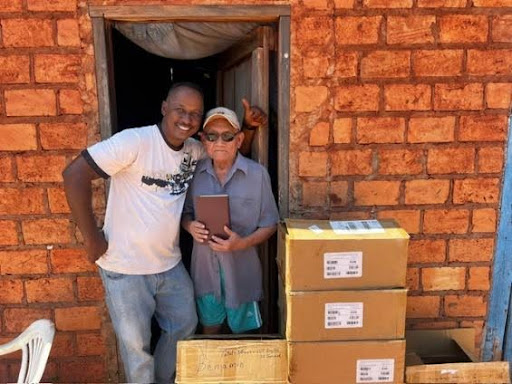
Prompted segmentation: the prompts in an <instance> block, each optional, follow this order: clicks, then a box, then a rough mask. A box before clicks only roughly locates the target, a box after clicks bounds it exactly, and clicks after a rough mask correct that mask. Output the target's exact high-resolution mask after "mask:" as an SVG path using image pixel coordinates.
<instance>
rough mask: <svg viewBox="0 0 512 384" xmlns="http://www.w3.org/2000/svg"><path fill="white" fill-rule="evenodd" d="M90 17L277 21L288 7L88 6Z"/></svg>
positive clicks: (288, 13)
mask: <svg viewBox="0 0 512 384" xmlns="http://www.w3.org/2000/svg"><path fill="white" fill-rule="evenodd" d="M89 15H90V16H91V17H103V18H105V19H111V20H124V21H149V20H153V21H158V20H161V21H164V20H173V21H200V20H201V19H204V20H205V21H251V22H270V21H277V20H278V19H279V17H280V16H283V15H284V16H289V15H290V6H289V5H90V6H89Z"/></svg>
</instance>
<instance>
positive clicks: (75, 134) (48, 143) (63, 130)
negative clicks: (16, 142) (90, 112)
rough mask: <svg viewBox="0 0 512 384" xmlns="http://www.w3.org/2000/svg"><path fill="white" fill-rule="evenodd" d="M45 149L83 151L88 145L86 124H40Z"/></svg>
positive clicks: (42, 143)
mask: <svg viewBox="0 0 512 384" xmlns="http://www.w3.org/2000/svg"><path fill="white" fill-rule="evenodd" d="M39 133H40V137H41V146H42V147H43V149H81V148H84V147H86V145H87V126H86V125H85V124H84V123H56V124H40V125H39Z"/></svg>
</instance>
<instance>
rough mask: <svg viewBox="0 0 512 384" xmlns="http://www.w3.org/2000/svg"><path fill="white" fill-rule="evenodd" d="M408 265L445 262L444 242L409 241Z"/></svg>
mask: <svg viewBox="0 0 512 384" xmlns="http://www.w3.org/2000/svg"><path fill="white" fill-rule="evenodd" d="M408 256H409V258H408V260H407V262H408V264H416V263H421V264H425V263H442V262H444V261H445V260H446V242H445V241H444V240H415V239H413V240H411V241H410V243H409V255H408Z"/></svg>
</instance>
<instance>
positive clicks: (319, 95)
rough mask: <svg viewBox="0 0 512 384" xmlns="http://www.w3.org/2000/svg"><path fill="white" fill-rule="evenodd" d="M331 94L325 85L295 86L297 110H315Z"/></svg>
mask: <svg viewBox="0 0 512 384" xmlns="http://www.w3.org/2000/svg"><path fill="white" fill-rule="evenodd" d="M328 96H329V91H328V89H327V87H324V86H311V87H307V86H299V87H296V88H295V112H313V111H316V110H317V109H318V108H319V107H320V105H322V104H323V103H324V102H325V101H326V100H327V97H328Z"/></svg>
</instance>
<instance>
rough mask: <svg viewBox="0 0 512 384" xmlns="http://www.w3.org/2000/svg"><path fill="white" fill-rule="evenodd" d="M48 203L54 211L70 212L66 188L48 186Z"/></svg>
mask: <svg viewBox="0 0 512 384" xmlns="http://www.w3.org/2000/svg"><path fill="white" fill-rule="evenodd" d="M48 203H49V205H50V211H51V212H52V213H70V209H69V205H68V202H67V200H66V193H65V192H64V188H48Z"/></svg>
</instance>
